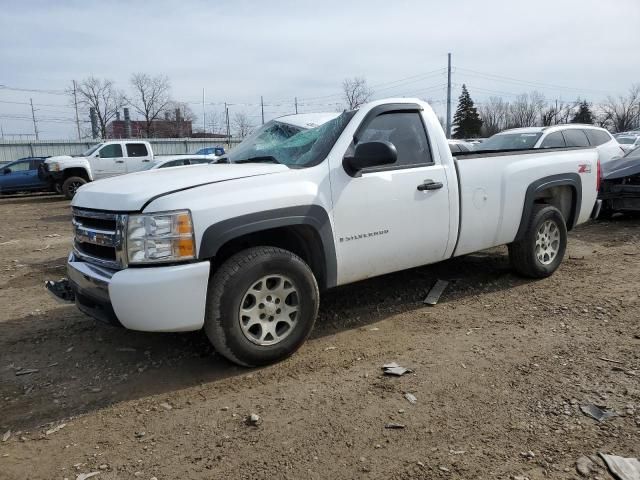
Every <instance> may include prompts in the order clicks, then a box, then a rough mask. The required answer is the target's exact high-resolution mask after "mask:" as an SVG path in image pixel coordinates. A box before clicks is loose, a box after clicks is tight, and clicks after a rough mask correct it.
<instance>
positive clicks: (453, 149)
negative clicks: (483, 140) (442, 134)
mask: <svg viewBox="0 0 640 480" xmlns="http://www.w3.org/2000/svg"><path fill="white" fill-rule="evenodd" d="M449 150H451V153H456V152H459V151H460V145H458V144H457V143H450V144H449Z"/></svg>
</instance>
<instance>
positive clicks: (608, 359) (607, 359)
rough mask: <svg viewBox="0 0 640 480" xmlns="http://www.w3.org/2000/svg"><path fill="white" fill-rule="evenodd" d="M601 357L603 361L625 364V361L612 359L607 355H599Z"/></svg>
mask: <svg viewBox="0 0 640 480" xmlns="http://www.w3.org/2000/svg"><path fill="white" fill-rule="evenodd" d="M598 358H600V360H602V361H603V362H611V363H617V364H618V365H624V362H621V361H620V360H612V359H611V358H607V357H598Z"/></svg>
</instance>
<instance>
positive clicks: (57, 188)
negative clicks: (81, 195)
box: [53, 182, 62, 194]
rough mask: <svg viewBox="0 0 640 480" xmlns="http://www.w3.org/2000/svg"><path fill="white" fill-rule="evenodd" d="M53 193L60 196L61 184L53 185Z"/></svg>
mask: <svg viewBox="0 0 640 480" xmlns="http://www.w3.org/2000/svg"><path fill="white" fill-rule="evenodd" d="M53 191H54V192H55V193H58V194H62V183H61V182H55V183H54V184H53Z"/></svg>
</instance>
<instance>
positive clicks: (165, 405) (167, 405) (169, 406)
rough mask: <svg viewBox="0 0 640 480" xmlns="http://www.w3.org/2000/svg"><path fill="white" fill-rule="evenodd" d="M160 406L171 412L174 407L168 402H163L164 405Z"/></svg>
mask: <svg viewBox="0 0 640 480" xmlns="http://www.w3.org/2000/svg"><path fill="white" fill-rule="evenodd" d="M160 406H161V407H162V408H164V409H165V410H171V409H173V407H172V406H171V404H169V403H167V402H162V403H161V404H160Z"/></svg>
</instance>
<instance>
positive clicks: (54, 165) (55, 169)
mask: <svg viewBox="0 0 640 480" xmlns="http://www.w3.org/2000/svg"><path fill="white" fill-rule="evenodd" d="M49 170H50V171H52V172H59V171H60V164H59V163H58V162H51V163H50V164H49Z"/></svg>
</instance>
